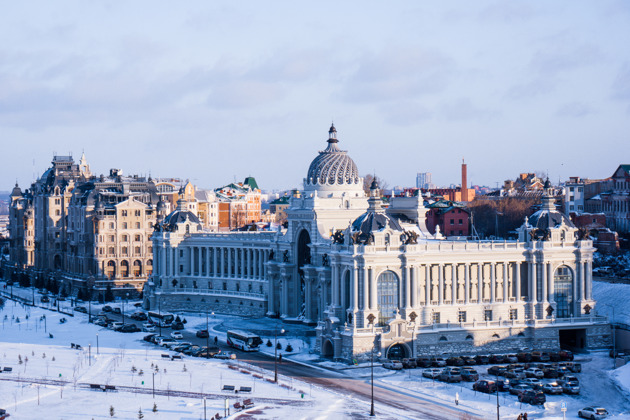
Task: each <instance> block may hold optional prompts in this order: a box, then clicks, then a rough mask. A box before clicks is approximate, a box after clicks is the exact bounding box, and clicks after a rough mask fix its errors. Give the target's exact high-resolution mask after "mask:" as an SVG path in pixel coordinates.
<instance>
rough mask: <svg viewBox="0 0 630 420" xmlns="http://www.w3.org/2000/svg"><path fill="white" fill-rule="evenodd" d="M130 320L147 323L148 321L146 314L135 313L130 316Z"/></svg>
mask: <svg viewBox="0 0 630 420" xmlns="http://www.w3.org/2000/svg"><path fill="white" fill-rule="evenodd" d="M129 318H131V319H135V320H136V321H146V320H147V319H148V317H147V314H145V313H144V312H134V313H132V314H131V315H129Z"/></svg>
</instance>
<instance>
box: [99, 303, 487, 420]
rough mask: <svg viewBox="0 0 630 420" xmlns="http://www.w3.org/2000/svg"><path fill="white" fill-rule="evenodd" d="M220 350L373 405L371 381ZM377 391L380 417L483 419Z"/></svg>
mask: <svg viewBox="0 0 630 420" xmlns="http://www.w3.org/2000/svg"><path fill="white" fill-rule="evenodd" d="M107 316H108V317H109V318H112V319H116V320H121V319H122V316H120V315H116V314H112V313H108V315H107ZM125 322H126V323H135V324H136V325H138V326H140V327H142V324H143V322H140V321H134V320H132V319H131V318H129V316H125ZM172 331H173V330H172V329H170V328H162V333H161V335H163V336H169V335H170V333H171V332H172ZM181 332H182V335H183V336H184V338H183V340H181V341H188V342H191V343H193V344H196V345H199V346H205V345H207V344H206V343H207V342H208V341H209V342H210V345H211V346H212V345H214V338H213V336H212V335H211V337H210V338H209V339H205V338H198V337H196V336H195V334H194V333H191V332H188V331H186V330H182V331H181ZM155 333H156V334H160V330H159V329H157V330H156V331H155ZM217 346H218V347H219V348H220V349H221V351H224V352H233V353H236V355H237V359H238V360H239V361H241V362H245V363H248V364H250V365H253V366H256V367H258V368H261V369H265V370H267V371H269V372H274V370H275V369H276V367H277V369H278V374H279V375H282V376H285V377H291V378H294V379H297V380H300V381H303V382H306V383H309V384H313V385H316V386H319V387H322V388H326V389H327V390H331V391H333V392H337V393H339V394H341V395H346V396H350V397H352V398H353V399H359V400H362V401H364V402H365V403H366V405H365V407H366V410H367V412H369V407H370V401H371V383H370V381H369V380H365V379H361V378H352V377H349V376H347V375H344V374H341V373H338V372H335V371H329V370H326V369H322V368H319V367H313V366H310V365H307V364H302V363H295V362H292V361H291V360H288V359H287V358H283V359H282V362H281V363H278V364H277V365H276V364H274V358H273V356H269V355H267V354H265V353H261V352H244V351H240V350H237V349H234V348H232V347H229V346H228V345H227V344H226V343H224V342H221V341H219V342H218V345H217ZM374 389H375V390H374V401H375V410H376V414H377V415H378V414H379V406H381V407H382V406H389V407H391V408H395V409H397V410H402V411H404V412H405V413H408V414H410V415H411V418H422V419H449V420H452V419H460V418H466V419H476V418H481V417H478V416H477V415H475V414H474V413H470V412H467V411H464V410H458V409H455V408H453V407H451V406H449V405H442V404H440V403H439V402H436V401H434V400H431V399H429V398H423V397H421V396H418V395H417V394H411V393H407V392H405V390H400V391H394V390H392V389H388V388H385V387H383V386H380V385H378V383H377V384H375V386H374ZM384 411H387V410H384ZM367 412H366V414H367ZM383 414H385V413H383ZM385 415H387V414H385Z"/></svg>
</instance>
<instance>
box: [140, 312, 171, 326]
mask: <svg viewBox="0 0 630 420" xmlns="http://www.w3.org/2000/svg"><path fill="white" fill-rule="evenodd" d="M147 315H148V317H149V320H150V321H151V322H152V323H154V324H155V325H157V326H158V327H162V328H168V327H170V326H171V324H172V323H173V321H174V320H175V315H173V314H162V313H158V312H149V313H147Z"/></svg>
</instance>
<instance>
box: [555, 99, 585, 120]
mask: <svg viewBox="0 0 630 420" xmlns="http://www.w3.org/2000/svg"><path fill="white" fill-rule="evenodd" d="M593 113H594V111H593V109H592V108H591V107H590V106H588V105H586V104H584V103H581V102H569V103H566V104H564V105H562V106H560V108H558V110H557V111H556V115H557V116H559V117H574V118H580V117H585V116H587V115H589V114H593Z"/></svg>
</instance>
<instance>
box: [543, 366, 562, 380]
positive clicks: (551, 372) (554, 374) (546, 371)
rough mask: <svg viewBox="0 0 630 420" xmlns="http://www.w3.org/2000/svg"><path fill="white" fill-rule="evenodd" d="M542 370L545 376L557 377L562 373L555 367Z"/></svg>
mask: <svg viewBox="0 0 630 420" xmlns="http://www.w3.org/2000/svg"><path fill="white" fill-rule="evenodd" d="M542 371H543V376H544V377H545V378H549V379H557V378H558V377H559V376H560V374H559V373H558V369H556V368H554V367H548V368H544V369H543V370H542Z"/></svg>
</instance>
